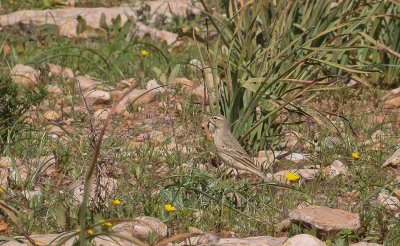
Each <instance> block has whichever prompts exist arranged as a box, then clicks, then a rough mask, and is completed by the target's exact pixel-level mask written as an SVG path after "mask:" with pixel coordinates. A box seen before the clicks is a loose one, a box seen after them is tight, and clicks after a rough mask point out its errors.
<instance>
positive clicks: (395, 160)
mask: <svg viewBox="0 0 400 246" xmlns="http://www.w3.org/2000/svg"><path fill="white" fill-rule="evenodd" d="M399 166H400V148H398V149H397V150H396V151H395V152H394V153H393V155H392V156H390V157H389V158H388V159H387V160H386V161H385V163H383V165H382V167H393V168H398V167H399Z"/></svg>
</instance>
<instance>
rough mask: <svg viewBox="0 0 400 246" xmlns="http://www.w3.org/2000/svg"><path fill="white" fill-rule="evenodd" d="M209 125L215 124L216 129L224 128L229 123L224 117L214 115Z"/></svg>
mask: <svg viewBox="0 0 400 246" xmlns="http://www.w3.org/2000/svg"><path fill="white" fill-rule="evenodd" d="M209 123H211V124H213V125H214V127H215V128H216V129H218V128H221V127H223V126H224V125H225V124H226V123H227V121H226V119H225V117H224V116H222V115H212V116H211V117H210V118H209Z"/></svg>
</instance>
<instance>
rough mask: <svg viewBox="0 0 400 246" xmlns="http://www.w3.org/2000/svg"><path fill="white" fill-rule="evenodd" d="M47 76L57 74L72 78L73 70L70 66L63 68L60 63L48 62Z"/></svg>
mask: <svg viewBox="0 0 400 246" xmlns="http://www.w3.org/2000/svg"><path fill="white" fill-rule="evenodd" d="M47 66H48V68H49V76H53V75H57V76H62V77H63V78H65V79H72V78H74V77H75V75H74V72H72V70H71V69H70V68H63V67H61V66H60V65H57V64H52V63H49V64H47Z"/></svg>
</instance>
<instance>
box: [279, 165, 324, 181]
mask: <svg viewBox="0 0 400 246" xmlns="http://www.w3.org/2000/svg"><path fill="white" fill-rule="evenodd" d="M289 172H291V173H296V174H298V175H300V177H301V178H303V179H305V180H314V179H315V175H316V174H317V173H318V172H319V169H292V170H283V171H279V172H277V173H275V174H274V179H275V180H276V181H277V182H279V183H283V184H287V183H289V181H288V180H287V179H286V178H285V174H286V173H289Z"/></svg>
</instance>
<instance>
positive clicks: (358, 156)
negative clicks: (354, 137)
mask: <svg viewBox="0 0 400 246" xmlns="http://www.w3.org/2000/svg"><path fill="white" fill-rule="evenodd" d="M351 156H353V158H354V159H356V160H357V159H360V155H359V154H358V153H357V152H353V153H352V154H351Z"/></svg>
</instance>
